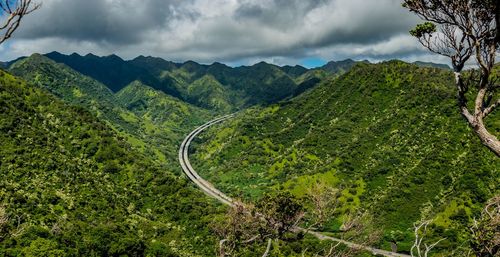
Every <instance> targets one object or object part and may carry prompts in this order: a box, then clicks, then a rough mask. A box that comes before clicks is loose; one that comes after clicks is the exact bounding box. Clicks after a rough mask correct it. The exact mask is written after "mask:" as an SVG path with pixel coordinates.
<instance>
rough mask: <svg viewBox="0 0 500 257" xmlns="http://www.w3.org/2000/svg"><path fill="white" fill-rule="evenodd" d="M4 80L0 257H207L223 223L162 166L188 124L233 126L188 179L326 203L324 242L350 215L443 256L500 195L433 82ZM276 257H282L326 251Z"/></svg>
mask: <svg viewBox="0 0 500 257" xmlns="http://www.w3.org/2000/svg"><path fill="white" fill-rule="evenodd" d="M3 67H4V69H5V71H1V72H0V85H1V86H0V109H1V110H2V112H0V117H1V119H0V131H2V133H1V135H0V137H1V138H0V139H1V140H0V149H1V150H0V171H1V173H0V174H1V175H2V176H3V177H2V180H0V181H1V182H0V183H1V184H2V186H1V187H0V215H2V213H9V217H19V218H16V219H13V218H10V219H8V223H7V225H5V226H4V225H1V226H0V255H5V256H16V255H26V256H37V255H39V253H40V251H41V250H40V249H43V252H52V253H53V254H54V255H61V254H63V253H67V255H98V256H103V255H108V256H120V255H125V254H128V255H129V256H142V255H150V256H207V255H211V254H213V246H214V245H215V244H216V243H217V242H215V240H216V239H215V236H214V234H213V233H212V231H211V230H210V226H211V220H212V219H217V218H220V217H221V215H222V214H221V213H222V212H223V211H224V208H223V207H221V206H219V205H218V204H217V203H215V201H213V200H211V199H209V198H208V197H207V196H205V195H203V194H202V193H200V192H199V191H198V190H197V189H196V188H195V187H194V186H193V185H191V184H190V183H189V181H188V180H187V179H186V178H185V177H184V176H183V175H182V173H181V170H180V167H179V164H178V163H177V150H178V147H179V144H180V142H181V141H182V140H183V138H184V136H186V135H187V134H188V133H189V132H190V131H191V130H192V129H194V128H195V127H196V126H198V125H201V124H203V123H204V122H206V121H208V120H210V119H212V118H214V117H216V116H220V115H222V114H227V113H233V112H237V113H236V116H235V118H233V119H231V120H228V121H226V122H224V123H222V124H220V125H218V126H214V127H212V128H210V129H209V130H208V131H207V132H204V133H203V134H201V135H200V136H199V137H198V138H197V139H196V140H194V143H193V147H194V148H193V149H192V150H191V156H192V157H191V158H192V162H193V166H194V167H195V168H196V170H198V171H199V172H200V174H201V175H202V176H203V177H205V178H207V180H208V181H210V182H212V183H213V184H214V185H216V186H217V187H218V188H220V189H221V190H222V191H223V192H226V193H227V194H229V195H231V196H232V197H235V198H240V199H242V200H243V201H248V202H253V201H256V200H258V199H259V198H261V197H262V196H263V195H265V194H266V193H269V192H273V191H277V190H286V191H289V192H291V193H292V194H293V195H294V196H295V197H297V198H298V199H305V196H306V194H307V188H308V187H310V186H311V185H312V184H314V183H322V184H324V185H326V186H327V187H331V188H336V189H338V190H339V192H340V194H339V201H340V202H341V207H339V209H338V210H337V211H336V212H335V214H334V215H333V216H332V217H331V218H330V220H329V221H328V223H327V225H326V226H325V228H324V231H323V232H325V233H329V234H332V235H335V236H339V237H341V236H342V233H343V232H342V229H341V226H342V224H343V222H344V221H345V220H346V219H347V218H348V217H349V216H350V215H352V214H354V213H356V212H361V211H363V212H365V213H367V215H369V216H370V217H371V218H372V222H373V224H372V226H371V227H370V229H373V231H372V232H373V233H375V232H377V231H375V229H378V230H379V231H378V232H380V233H381V237H380V239H379V240H378V242H377V243H376V244H377V245H376V246H378V247H379V248H384V249H390V247H391V245H390V244H391V242H392V243H394V242H395V243H397V245H398V249H399V250H400V251H403V252H408V251H409V248H410V247H411V244H412V241H413V240H414V237H413V234H412V233H413V230H412V229H413V223H414V222H416V221H419V220H422V219H433V220H434V221H435V222H434V223H433V225H432V227H430V228H429V230H430V237H431V238H432V239H439V238H441V237H446V240H445V241H443V242H442V243H440V244H439V246H438V248H437V250H438V251H441V252H446V251H448V250H450V249H455V248H456V247H458V246H460V245H463V244H464V243H465V242H466V241H467V240H468V238H467V236H465V235H466V231H467V227H468V226H469V225H470V224H471V222H472V220H473V218H474V217H476V216H477V215H478V213H479V212H480V210H481V208H482V206H483V205H484V203H485V201H486V200H487V199H488V198H489V197H491V196H492V195H494V194H497V193H498V192H500V188H499V186H498V185H500V181H499V177H500V176H499V173H500V164H499V163H498V161H497V160H496V159H495V157H494V156H493V154H492V153H490V152H488V151H487V150H486V149H484V147H482V145H481V143H480V142H479V140H478V139H476V138H475V137H474V135H473V133H471V131H470V129H469V128H468V127H467V125H466V124H465V123H464V122H463V120H462V118H461V117H460V115H459V113H458V111H457V110H456V106H455V96H454V86H453V84H452V81H453V74H452V73H451V71H450V70H449V68H448V67H447V66H442V65H438V64H432V63H422V62H418V63H414V64H408V63H404V62H401V61H388V62H383V63H377V64H372V63H369V62H367V61H359V62H358V61H353V60H345V61H339V62H329V63H327V64H326V65H324V66H323V67H319V68H314V69H307V68H305V67H302V66H283V67H280V66H276V65H272V64H268V63H264V62H260V63H257V64H255V65H252V66H241V67H229V66H226V65H224V64H221V63H214V64H211V65H205V64H199V63H196V62H193V61H187V62H184V63H175V62H170V61H166V60H163V59H161V58H155V57H144V56H140V57H137V58H135V59H133V60H123V59H122V58H120V57H118V56H116V55H111V56H106V57H98V56H95V55H92V54H89V55H86V56H80V55H77V54H72V55H63V54H60V53H57V52H53V53H49V54H46V55H40V54H33V55H31V56H29V57H25V58H20V59H18V60H15V61H12V62H8V63H4V64H3ZM493 115H496V116H492V117H493V118H491V119H490V122H489V124H488V126H489V127H490V128H491V130H492V131H494V132H495V133H497V135H498V133H500V123H498V122H496V121H498V120H500V116H499V115H500V114H499V113H495V114H493ZM304 201H305V200H304ZM305 206H306V207H307V208H310V205H309V204H308V203H306V204H305ZM0 218H1V217H0ZM17 234H19V236H17V237H14V236H12V235H17ZM280 244H281V246H280V249H281V250H282V251H283V252H284V253H286V254H285V255H287V256H301V253H302V252H303V251H304V249H307V248H311V247H312V248H315V247H318V249H319V248H321V247H326V246H324V245H322V243H321V242H319V241H317V240H314V239H311V238H306V241H302V242H292V241H290V242H287V241H283V242H280ZM248 247H250V248H249V249H254V250H255V249H259V251H261V250H263V249H261V248H262V247H261V246H259V245H253V246H248ZM252 247H253V248H252ZM251 252H252V250H247V253H248V254H250V253H251ZM37 253H38V254H37Z"/></svg>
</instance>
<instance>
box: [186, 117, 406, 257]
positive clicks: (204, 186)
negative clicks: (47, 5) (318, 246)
mask: <svg viewBox="0 0 500 257" xmlns="http://www.w3.org/2000/svg"><path fill="white" fill-rule="evenodd" d="M233 116H234V114H230V115H226V116H222V117H219V118H217V119H214V120H211V121H209V122H207V123H205V124H203V125H201V126H199V127H198V128H196V129H195V130H193V131H192V132H191V133H189V135H187V137H186V138H185V139H184V141H183V142H182V144H181V146H180V149H179V162H180V164H181V167H182V171H183V172H184V173H185V174H186V175H187V176H188V178H189V179H190V180H191V181H193V183H195V184H196V185H197V186H198V187H199V188H200V189H201V190H202V191H203V192H205V193H206V194H207V195H209V196H210V197H213V198H215V199H217V200H218V201H219V202H221V203H223V204H226V205H229V206H234V203H233V200H232V199H231V198H230V197H229V196H227V195H225V194H224V193H222V192H221V191H219V190H218V189H217V188H215V187H214V186H213V185H212V184H210V183H209V182H208V181H206V180H205V179H203V178H202V177H200V175H198V173H197V172H196V171H195V170H194V168H193V167H192V166H191V163H190V162H189V145H190V144H191V142H192V141H193V139H194V138H195V137H196V136H197V135H199V134H200V133H201V132H203V130H205V129H207V128H208V127H210V126H212V125H215V124H218V123H221V122H223V121H225V120H227V119H229V118H232V117H233ZM297 230H298V231H302V232H306V233H308V234H310V235H313V236H315V237H316V238H318V239H320V240H330V241H334V242H340V243H342V244H345V245H346V246H348V247H350V248H355V249H363V250H365V251H369V252H371V253H373V254H378V255H383V256H389V257H396V256H398V257H411V256H410V255H406V254H400V253H393V252H389V251H386V250H381V249H376V248H373V247H369V246H364V245H360V244H356V243H353V242H349V241H345V240H342V239H339V238H334V237H330V236H326V235H323V234H321V233H319V232H315V231H309V230H306V229H303V228H297Z"/></svg>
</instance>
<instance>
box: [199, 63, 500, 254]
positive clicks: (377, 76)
mask: <svg viewBox="0 0 500 257" xmlns="http://www.w3.org/2000/svg"><path fill="white" fill-rule="evenodd" d="M455 101H456V99H455V88H454V85H453V75H452V74H451V72H449V71H447V70H443V69H436V68H421V67H418V66H417V65H411V64H406V63H403V62H400V61H390V62H385V63H380V64H367V63H360V64H356V65H355V66H354V68H353V69H352V70H351V71H350V72H348V73H346V74H344V75H341V76H340V77H338V78H333V77H330V78H329V79H326V80H324V81H323V82H322V83H321V84H320V85H319V86H316V87H314V88H313V89H312V90H310V91H307V92H306V93H304V94H301V95H300V96H298V97H296V98H294V99H291V100H289V101H285V102H282V103H279V104H276V105H272V106H270V107H266V108H251V109H249V110H246V111H245V112H243V113H241V114H239V115H238V116H237V117H236V118H234V119H232V120H230V121H227V122H226V123H225V124H223V125H219V126H217V127H214V128H212V129H210V130H209V131H208V132H207V133H203V134H202V135H201V139H199V140H198V141H197V142H198V144H197V145H196V146H195V148H196V152H195V153H194V154H193V157H192V159H193V161H192V162H194V163H195V165H194V166H195V169H197V170H198V171H200V173H201V176H202V177H206V178H207V180H208V181H211V182H212V183H214V184H215V185H216V186H217V187H218V188H220V189H221V191H223V192H227V193H228V194H229V195H232V196H233V197H242V198H245V199H251V200H254V199H257V198H258V197H260V196H261V195H262V194H263V193H264V192H269V191H273V190H277V189H280V188H281V189H282V188H284V189H288V190H290V191H291V192H292V193H293V194H295V195H296V196H298V197H302V196H304V195H305V194H306V192H307V188H309V187H311V185H312V184H314V183H325V184H327V185H328V186H329V187H332V188H340V191H341V195H340V198H339V199H340V201H341V203H342V206H341V207H339V210H338V211H337V213H336V215H335V218H334V219H333V220H332V221H331V223H330V224H329V226H327V228H326V231H330V232H333V233H340V234H341V231H340V224H342V221H343V220H344V218H345V217H346V215H348V214H349V213H353V212H356V210H359V209H361V210H367V211H368V212H369V213H370V214H371V215H373V217H374V221H373V223H374V226H376V227H378V228H380V229H382V231H383V237H382V238H381V240H380V245H381V247H384V248H386V249H390V246H389V243H390V242H391V241H396V242H397V243H398V246H399V249H400V250H403V251H408V250H409V248H410V246H411V244H412V241H413V240H414V237H413V223H414V222H415V221H418V220H420V219H433V220H434V223H433V226H432V228H430V229H431V231H432V232H431V233H433V235H432V236H431V238H432V237H434V238H436V239H437V238H442V237H445V238H446V240H445V241H443V242H442V243H440V244H439V246H438V247H439V248H440V250H441V251H444V252H446V251H449V250H450V249H455V248H456V247H457V246H459V245H461V244H463V243H464V242H465V241H466V240H467V237H466V235H467V227H468V226H470V222H471V221H472V218H473V217H475V216H477V215H478V214H479V213H480V210H481V208H482V206H483V204H484V203H485V201H486V200H487V199H489V197H491V196H492V195H493V194H498V193H499V192H500V186H499V185H500V162H499V161H498V159H497V158H496V157H495V155H494V154H492V153H490V152H489V151H488V150H487V149H486V148H485V147H483V146H482V145H481V143H480V142H479V140H478V139H477V138H476V137H475V136H474V133H473V132H471V129H470V128H468V126H467V125H466V122H464V121H463V120H462V117H461V116H460V115H459V112H458V110H457V107H456V103H455ZM495 115H496V117H492V118H490V119H491V120H499V118H500V113H496V114H495ZM490 127H491V130H492V131H496V133H497V135H500V134H499V131H500V130H499V128H500V124H498V123H496V124H495V123H492V124H490Z"/></svg>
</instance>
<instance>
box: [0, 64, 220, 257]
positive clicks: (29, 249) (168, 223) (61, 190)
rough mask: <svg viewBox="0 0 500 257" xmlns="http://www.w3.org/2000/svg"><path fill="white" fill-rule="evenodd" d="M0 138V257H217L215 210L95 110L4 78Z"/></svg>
mask: <svg viewBox="0 0 500 257" xmlns="http://www.w3.org/2000/svg"><path fill="white" fill-rule="evenodd" d="M45 78H46V79H50V78H47V77H45ZM84 81H85V80H83V82H84ZM90 84H92V83H90ZM76 89H78V87H71V90H76ZM61 92H62V91H61ZM0 132H1V133H0V178H1V179H0V221H1V222H0V256H33V257H34V256H124V255H128V256H145V255H148V256H208V255H211V254H212V252H213V247H212V242H213V238H212V236H211V232H209V230H208V224H209V222H210V221H211V219H212V217H213V215H214V213H216V210H215V206H216V205H213V204H211V203H212V201H211V200H210V199H209V198H207V197H205V196H204V195H203V194H202V193H200V192H199V191H198V190H196V189H194V188H193V187H192V186H191V185H190V184H189V183H188V182H187V181H186V180H185V179H183V178H179V177H178V176H177V175H174V173H172V171H173V170H172V169H169V170H166V169H165V168H160V166H159V165H158V164H157V162H156V161H154V160H153V159H155V157H154V156H147V155H144V154H142V153H141V152H139V151H137V149H136V148H135V147H132V146H131V145H130V144H129V143H127V142H126V140H124V138H123V137H121V136H120V135H119V134H118V133H117V132H115V131H114V130H112V129H111V128H110V127H109V126H108V125H107V124H106V123H104V122H102V121H100V120H99V119H97V118H95V117H94V116H93V115H92V114H91V112H89V111H87V110H85V109H83V108H82V107H74V106H70V105H68V104H66V103H63V102H62V101H61V100H58V99H56V98H55V97H54V96H52V95H50V94H49V93H47V92H45V91H44V90H41V89H39V88H37V87H36V86H32V85H29V84H26V83H25V82H24V81H22V80H20V79H17V78H15V77H13V76H11V75H9V74H7V73H5V72H4V71H0Z"/></svg>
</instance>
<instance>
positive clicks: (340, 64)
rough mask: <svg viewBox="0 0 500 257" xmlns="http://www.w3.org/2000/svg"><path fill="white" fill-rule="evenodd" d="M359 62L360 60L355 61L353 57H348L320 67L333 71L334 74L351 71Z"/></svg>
mask: <svg viewBox="0 0 500 257" xmlns="http://www.w3.org/2000/svg"><path fill="white" fill-rule="evenodd" d="M362 62H363V63H369V62H368V61H362ZM357 63H359V62H357V61H354V60H352V59H346V60H343V61H330V62H328V63H327V64H325V65H323V66H322V67H320V68H318V69H320V70H324V71H326V72H329V73H332V74H339V73H345V72H347V71H349V70H350V69H351V68H352V67H354V65H356V64H357Z"/></svg>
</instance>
